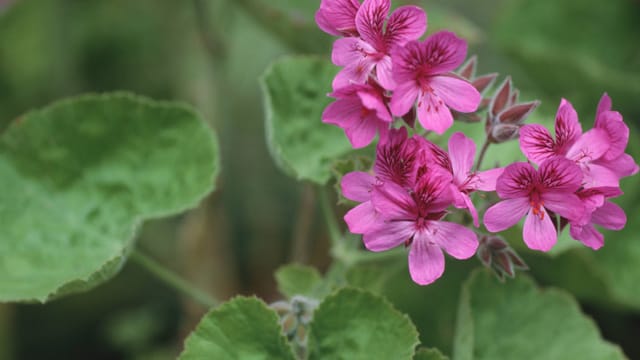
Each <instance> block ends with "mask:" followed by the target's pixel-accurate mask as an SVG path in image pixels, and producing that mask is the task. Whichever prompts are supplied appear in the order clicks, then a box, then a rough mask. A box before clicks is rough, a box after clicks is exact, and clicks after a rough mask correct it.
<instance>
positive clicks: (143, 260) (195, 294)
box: [130, 250, 218, 308]
mask: <svg viewBox="0 0 640 360" xmlns="http://www.w3.org/2000/svg"><path fill="white" fill-rule="evenodd" d="M130 259H131V260H132V261H134V262H135V263H137V264H138V265H140V266H142V267H143V268H145V269H147V270H148V271H149V272H150V273H152V274H153V275H154V276H156V277H157V278H158V279H159V280H161V281H162V282H164V283H165V284H167V285H169V286H170V287H172V288H174V289H176V290H177V291H179V292H181V293H183V294H184V295H186V296H188V297H190V298H192V299H193V300H195V301H196V302H198V303H199V304H201V305H203V306H205V307H206V308H213V307H216V306H217V305H218V301H216V300H215V299H213V298H212V297H211V296H209V294H207V293H205V292H204V291H202V290H200V289H198V288H195V287H194V286H193V285H192V284H191V283H189V282H188V281H186V280H184V279H183V278H181V277H180V276H178V275H177V274H176V273H174V272H173V271H171V270H169V269H167V268H166V267H164V266H163V265H162V264H160V263H158V262H157V261H156V260H154V259H152V258H150V257H148V256H147V255H145V254H143V253H141V252H140V251H138V250H133V252H132V253H131V255H130Z"/></svg>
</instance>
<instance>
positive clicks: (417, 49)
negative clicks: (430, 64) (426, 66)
mask: <svg viewBox="0 0 640 360" xmlns="http://www.w3.org/2000/svg"><path fill="white" fill-rule="evenodd" d="M424 57H425V55H424V54H423V45H422V43H420V42H418V41H415V40H414V41H409V42H408V43H406V44H405V45H404V46H402V47H397V46H396V47H395V48H393V49H391V62H392V63H393V69H392V73H393V80H394V81H395V82H396V84H397V85H401V84H405V83H411V84H412V85H413V86H415V87H417V86H418V85H417V84H416V79H417V76H418V72H417V70H418V69H420V68H421V67H422V66H423V64H422V62H423V58H424Z"/></svg>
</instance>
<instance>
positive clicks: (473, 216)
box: [461, 193, 480, 227]
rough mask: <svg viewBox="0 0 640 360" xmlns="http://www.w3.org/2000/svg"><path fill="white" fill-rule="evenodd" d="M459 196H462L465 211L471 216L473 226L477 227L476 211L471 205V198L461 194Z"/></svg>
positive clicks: (478, 223) (478, 224)
mask: <svg viewBox="0 0 640 360" xmlns="http://www.w3.org/2000/svg"><path fill="white" fill-rule="evenodd" d="M461 194H462V199H463V200H464V203H465V205H466V208H467V210H469V214H471V219H473V226H475V227H479V226H480V222H479V220H478V210H476V206H475V205H473V202H472V201H471V197H469V195H467V194H465V193H461Z"/></svg>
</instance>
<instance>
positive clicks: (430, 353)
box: [413, 348, 449, 360]
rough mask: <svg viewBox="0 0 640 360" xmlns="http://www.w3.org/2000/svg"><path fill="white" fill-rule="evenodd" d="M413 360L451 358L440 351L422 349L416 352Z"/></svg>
mask: <svg viewBox="0 0 640 360" xmlns="http://www.w3.org/2000/svg"><path fill="white" fill-rule="evenodd" d="M413 360H449V358H448V357H446V356H444V355H442V353H441V352H440V351H438V349H427V348H420V349H418V351H416V355H415V356H414V357H413Z"/></svg>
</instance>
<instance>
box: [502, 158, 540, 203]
mask: <svg viewBox="0 0 640 360" xmlns="http://www.w3.org/2000/svg"><path fill="white" fill-rule="evenodd" d="M535 182H536V170H535V169H534V168H533V166H531V164H529V163H526V162H516V163H513V164H511V165H509V166H507V167H506V168H504V171H503V172H502V175H500V176H499V177H498V180H497V182H496V191H497V192H498V195H499V196H500V198H501V199H512V198H522V197H527V196H529V190H530V186H531V184H533V183H535Z"/></svg>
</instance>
